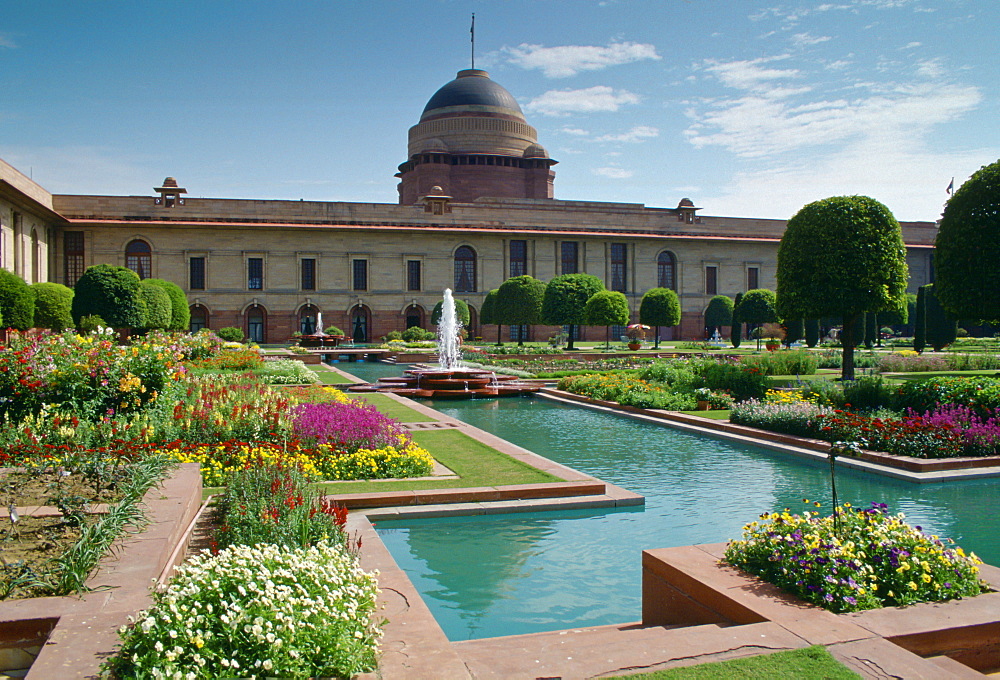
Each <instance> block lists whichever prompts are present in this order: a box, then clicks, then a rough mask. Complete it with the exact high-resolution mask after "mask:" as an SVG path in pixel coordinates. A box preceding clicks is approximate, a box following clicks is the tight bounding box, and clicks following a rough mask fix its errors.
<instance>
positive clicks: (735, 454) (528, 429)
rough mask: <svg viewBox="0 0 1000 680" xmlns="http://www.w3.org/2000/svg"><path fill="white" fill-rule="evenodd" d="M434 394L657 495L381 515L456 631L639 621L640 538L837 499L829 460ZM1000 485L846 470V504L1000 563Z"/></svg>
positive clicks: (734, 531)
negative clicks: (597, 506)
mask: <svg viewBox="0 0 1000 680" xmlns="http://www.w3.org/2000/svg"><path fill="white" fill-rule="evenodd" d="M424 403H427V404H428V405H429V406H432V407H433V408H436V409H438V410H439V411H441V412H443V413H446V414H447V415H449V416H453V417H456V418H459V419H461V420H463V421H465V422H468V423H470V424H472V425H475V426H477V427H480V428H482V429H484V430H487V431H490V432H493V433H496V434H498V435H499V436H501V437H503V438H505V439H507V440H509V441H511V442H513V443H515V444H518V445H520V446H523V447H525V448H527V449H530V450H532V451H535V452H537V453H539V454H541V455H543V456H545V457H546V458H550V459H552V460H556V461H558V462H560V463H564V464H566V465H569V466H570V467H573V468H575V469H577V470H580V471H583V472H587V473H589V474H592V475H594V476H596V477H598V478H600V479H603V480H605V481H608V482H612V483H614V484H617V485H619V486H622V487H624V488H627V489H629V490H631V491H635V492H638V493H641V494H643V495H644V496H646V505H645V507H642V506H639V507H637V508H627V509H618V510H612V511H568V512H566V511H561V512H539V513H526V514H512V515H506V516H497V515H492V516H489V517H483V516H477V517H464V518H439V519H425V520H412V521H385V522H379V523H378V527H377V529H378V531H379V534H380V535H381V537H382V540H383V541H384V542H385V544H386V546H387V547H388V549H389V550H390V552H391V553H392V555H393V557H394V558H395V560H396V562H397V563H398V564H399V566H400V567H401V568H403V569H404V570H405V571H406V572H407V574H408V575H409V577H410V579H411V580H412V581H413V583H414V585H415V586H416V587H417V589H418V590H419V591H420V593H421V594H422V596H423V598H424V601H425V602H426V603H427V605H428V606H429V607H430V609H431V611H432V612H433V613H434V616H435V617H436V618H437V620H438V622H439V623H440V624H441V627H442V628H443V629H444V631H445V633H446V634H447V635H448V637H449V638H450V639H452V640H465V639H472V638H483V637H494V636H500V635H516V634H522V633H531V632H539V631H545V630H559V629H564V628H573V627H578V626H591V625H602V624H611V623H624V622H629V621H637V620H639V619H640V618H641V600H640V596H641V592H640V588H641V586H640V578H641V564H640V553H641V551H642V550H643V549H647V548H664V547H671V546H679V545H689V544H694V543H716V542H722V541H726V540H729V539H731V538H735V537H738V536H739V534H740V530H741V528H742V526H743V525H744V524H746V523H748V522H750V521H752V520H753V519H755V518H756V517H757V516H758V515H760V514H761V513H762V512H767V511H772V510H776V509H781V508H785V507H788V508H791V509H792V510H793V511H801V510H802V509H804V508H805V507H806V506H805V505H804V504H803V503H802V499H803V498H808V499H810V500H818V501H821V502H822V503H823V504H824V506H825V507H826V508H827V509H828V508H829V505H830V498H829V496H830V478H829V467H828V466H826V465H825V464H811V463H808V462H803V461H801V460H799V459H796V458H791V457H788V456H786V455H783V454H780V453H777V452H770V451H767V450H764V449H758V448H756V447H751V446H743V445H737V444H731V443H727V442H724V441H721V440H716V439H710V438H705V437H700V436H697V435H691V434H687V433H684V432H680V431H678V430H673V429H671V428H668V427H662V426H657V425H653V424H649V423H645V422H641V421H635V420H631V419H628V418H623V417H621V416H615V415H611V414H606V413H602V412H596V411H590V410H587V409H583V408H579V407H573V406H564V405H561V404H557V403H555V402H551V401H548V400H545V399H541V398H511V399H496V400H471V401H464V402H454V401H446V402H436V403H435V402H424ZM998 484H1000V480H996V479H993V480H984V481H974V482H959V483H950V484H911V483H907V482H902V481H897V480H893V479H890V478H887V477H880V476H874V475H863V474H860V473H854V472H850V471H846V470H845V471H838V474H837V493H838V497H839V499H840V500H841V502H843V501H849V502H851V503H852V504H854V505H858V506H867V505H868V504H869V503H870V502H871V501H878V502H884V503H888V504H889V507H890V509H891V510H892V511H893V512H903V513H905V514H906V516H907V519H908V521H910V523H912V524H917V525H920V526H922V527H923V528H924V529H925V530H926V531H928V532H930V533H936V534H938V535H941V536H948V537H951V538H954V539H955V540H956V541H957V542H958V543H959V544H961V545H962V546H963V547H965V548H966V549H967V550H973V551H975V552H976V553H977V554H978V555H979V556H980V557H982V558H983V559H984V560H986V561H987V562H991V563H993V564H1000V494H998ZM810 507H811V506H810Z"/></svg>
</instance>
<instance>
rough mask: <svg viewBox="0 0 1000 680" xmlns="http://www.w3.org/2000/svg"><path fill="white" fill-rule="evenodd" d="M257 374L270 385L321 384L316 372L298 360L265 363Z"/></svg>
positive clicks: (279, 360)
mask: <svg viewBox="0 0 1000 680" xmlns="http://www.w3.org/2000/svg"><path fill="white" fill-rule="evenodd" d="M255 354H256V352H255ZM256 373H257V377H258V378H260V379H261V381H263V382H266V383H267V384H268V385H302V384H305V383H318V382H319V376H318V375H316V371H313V370H311V369H310V368H308V367H307V366H306V365H305V364H304V363H302V362H301V361H298V360H297V359H277V360H275V361H264V362H262V365H261V366H260V368H258V369H257V371H256Z"/></svg>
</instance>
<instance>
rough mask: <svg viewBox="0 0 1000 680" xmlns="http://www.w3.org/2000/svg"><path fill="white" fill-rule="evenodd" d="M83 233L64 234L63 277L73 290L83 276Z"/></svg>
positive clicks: (68, 232) (67, 232) (71, 232)
mask: <svg viewBox="0 0 1000 680" xmlns="http://www.w3.org/2000/svg"><path fill="white" fill-rule="evenodd" d="M84 269H85V267H84V266H83V232H82V231H66V232H63V277H64V279H65V281H66V285H67V286H69V287H70V288H72V287H73V286H75V285H76V282H77V281H78V280H79V279H80V277H81V276H83V270H84Z"/></svg>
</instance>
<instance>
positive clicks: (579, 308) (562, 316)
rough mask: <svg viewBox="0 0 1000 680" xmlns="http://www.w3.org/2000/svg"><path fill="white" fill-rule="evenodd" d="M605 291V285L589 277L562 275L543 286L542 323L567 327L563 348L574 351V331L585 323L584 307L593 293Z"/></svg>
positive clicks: (595, 278)
mask: <svg viewBox="0 0 1000 680" xmlns="http://www.w3.org/2000/svg"><path fill="white" fill-rule="evenodd" d="M602 290H604V282H603V281H601V280H600V279H599V278H597V277H596V276H592V275H591V274H563V275H562V276H557V277H555V278H554V279H552V280H551V281H549V283H548V285H546V286H545V294H544V295H543V296H542V322H543V323H547V324H552V325H553V326H569V342H568V343H567V345H566V349H573V336H575V335H576V333H574V332H573V331H574V329H575V328H576V327H578V326H581V325H583V324H585V323H587V319H586V317H585V316H584V313H583V308H584V306H585V305H586V304H587V300H589V299H590V298H591V296H592V295H594V293H597V292H599V291H602Z"/></svg>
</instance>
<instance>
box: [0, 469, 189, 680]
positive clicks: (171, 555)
mask: <svg viewBox="0 0 1000 680" xmlns="http://www.w3.org/2000/svg"><path fill="white" fill-rule="evenodd" d="M199 467H200V466H199V464H198V463H183V464H181V465H180V467H179V468H178V469H177V470H176V471H175V472H174V473H173V474H172V475H171V476H170V477H168V478H167V479H166V480H164V482H163V483H162V484H161V485H160V486H158V487H154V488H152V489H150V490H149V491H147V492H146V495H145V496H144V497H143V500H142V502H143V505H144V506H145V509H146V517H147V519H148V520H149V524H148V525H147V526H146V528H145V529H144V530H143V531H142V532H141V533H135V534H129V535H126V536H125V537H124V538H122V539H119V541H118V542H116V546H117V548H116V549H113V550H112V553H111V554H109V555H107V556H105V557H104V558H103V559H102V560H101V561H100V563H99V565H98V569H97V570H96V571H95V572H94V574H93V575H92V576H91V577H90V578H89V579H88V580H87V586H88V588H90V590H89V591H88V592H85V593H82V594H80V595H78V596H65V597H40V598H33V599H27V600H13V601H9V602H0V636H3V633H4V631H9V630H12V629H13V630H16V631H18V632H19V633H23V634H25V635H27V634H30V635H28V637H32V638H33V639H35V640H38V641H39V644H41V640H43V639H44V638H45V637H46V636H47V639H44V644H43V645H42V647H41V651H40V652H39V654H38V657H37V658H36V659H35V662H34V664H32V666H31V669H30V670H29V672H28V675H27V676H26V677H27V678H28V679H29V680H50V679H55V678H58V679H59V680H71V679H72V678H85V677H93V676H96V675H97V672H98V670H99V667H100V664H101V662H102V661H103V660H104V659H105V658H107V657H108V656H110V655H111V653H112V651H113V649H114V647H115V645H116V643H117V642H118V633H117V631H118V628H119V627H120V626H122V625H125V624H126V623H127V622H128V617H129V616H131V615H134V614H136V613H138V612H139V611H140V610H142V609H145V608H147V607H149V606H150V604H151V603H152V599H151V596H150V586H151V584H152V582H153V581H154V580H155V579H157V577H159V576H160V575H161V573H163V572H164V571H165V570H167V569H168V568H169V567H171V566H173V565H172V564H171V563H170V562H171V560H173V561H174V562H175V563H179V562H180V560H181V559H183V556H184V553H183V551H178V550H176V547H177V545H178V544H179V543H183V542H184V541H185V540H186V538H187V535H188V534H187V531H188V528H189V527H190V525H191V523H192V522H193V520H194V518H195V516H196V514H197V513H198V509H199V507H200V506H201V495H202V494H201V488H202V485H201V472H200V469H199ZM15 637H16V636H15ZM22 637H23V635H22ZM8 639H9V638H6V637H0V645H3V646H6V641H7V640H8Z"/></svg>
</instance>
